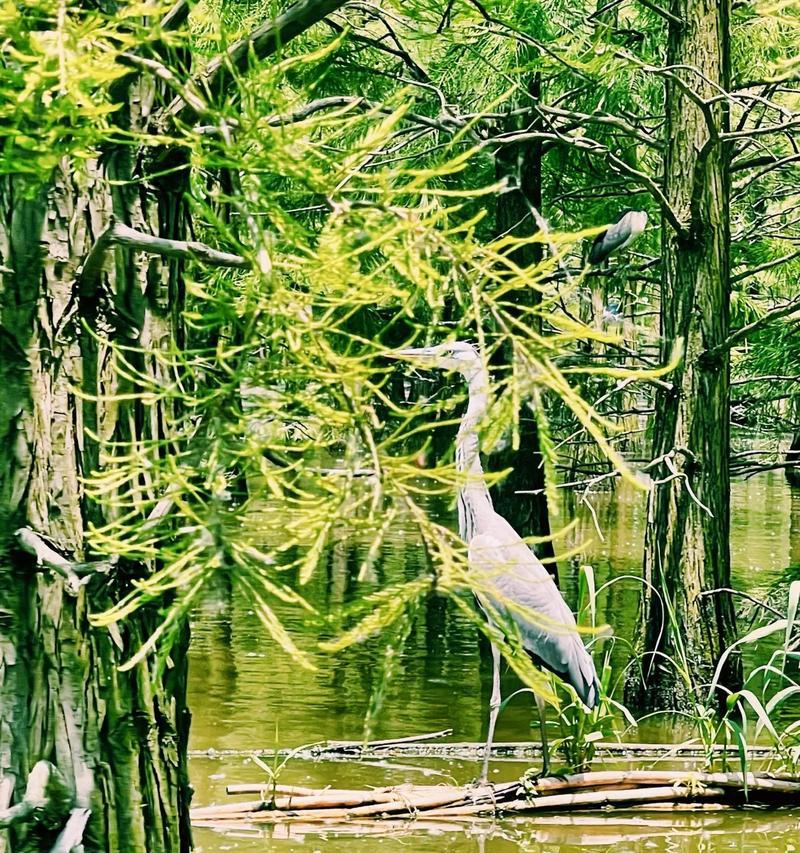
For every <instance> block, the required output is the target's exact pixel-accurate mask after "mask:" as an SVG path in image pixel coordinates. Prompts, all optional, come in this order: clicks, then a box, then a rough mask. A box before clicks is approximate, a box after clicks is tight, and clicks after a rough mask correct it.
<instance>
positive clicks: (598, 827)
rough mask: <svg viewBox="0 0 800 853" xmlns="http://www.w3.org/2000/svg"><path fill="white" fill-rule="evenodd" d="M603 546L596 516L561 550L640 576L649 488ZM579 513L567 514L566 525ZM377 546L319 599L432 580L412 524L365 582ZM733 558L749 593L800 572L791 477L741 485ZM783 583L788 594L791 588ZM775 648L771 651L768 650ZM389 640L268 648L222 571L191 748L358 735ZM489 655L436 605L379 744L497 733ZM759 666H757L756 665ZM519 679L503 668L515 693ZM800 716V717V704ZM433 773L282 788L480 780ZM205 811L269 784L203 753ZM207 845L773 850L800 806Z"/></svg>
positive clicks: (394, 690) (290, 777)
mask: <svg viewBox="0 0 800 853" xmlns="http://www.w3.org/2000/svg"><path fill="white" fill-rule="evenodd" d="M593 505H594V509H595V512H596V515H597V519H598V523H599V526H600V529H601V530H602V533H603V539H602V540H600V539H599V537H598V535H597V533H596V529H595V524H594V521H593V520H592V518H591V516H590V514H589V513H588V512H586V511H585V510H583V509H582V510H581V511H579V512H578V518H579V524H578V526H577V528H576V529H575V531H574V532H573V533H572V534H571V536H570V537H569V538H568V539H567V540H565V541H564V542H563V543H562V544H560V545H559V547H560V548H561V549H562V550H564V551H566V550H568V549H572V548H573V547H575V546H576V545H578V544H579V543H583V553H582V555H581V558H580V561H581V562H589V563H591V564H592V565H593V566H594V568H595V571H596V574H597V580H598V584H601V583H603V582H604V581H606V580H608V579H610V578H613V577H618V576H620V575H627V574H629V575H633V576H637V575H639V574H640V573H641V549H642V540H643V537H644V525H645V519H644V512H643V502H642V497H641V495H640V494H638V493H635V492H631V491H627V490H625V489H619V490H618V491H616V492H609V493H604V494H600V495H596V496H595V497H594V499H593ZM436 511H437V512H438V514H439V516H440V519H441V520H442V521H443V522H445V523H452V513H451V508H450V507H449V506H448V505H447V503H446V502H444V503H442V504H441V505H440V506H438V507H437V508H436ZM574 512H575V511H574V510H573V509H572V508H571V507H569V506H566V507H565V512H564V513H563V514H562V518H571V517H572V516H573V514H574ZM367 550H368V543H366V544H365V543H353V544H350V543H348V544H347V545H345V544H342V543H340V544H338V545H336V546H334V548H332V549H331V550H330V551H329V553H328V554H327V555H326V557H325V559H324V560H323V561H322V565H321V567H320V569H319V570H318V571H317V573H316V575H315V576H314V578H313V579H312V580H311V582H310V583H309V584H308V585H307V586H306V587H304V588H303V591H304V594H305V595H306V596H307V598H308V599H309V600H310V602H311V603H312V604H313V605H314V606H315V607H316V608H318V609H319V610H320V611H323V612H324V611H326V610H330V609H334V608H336V607H339V606H341V605H342V604H346V603H347V602H349V601H352V600H354V599H355V598H357V597H358V596H360V595H361V594H363V591H364V590H370V589H374V588H375V587H376V586H378V585H384V584H386V583H387V582H389V581H392V580H394V581H399V580H403V579H411V578H414V577H416V576H417V575H419V574H420V573H422V572H424V571H425V567H426V557H425V554H424V552H423V550H422V549H421V547H420V546H419V544H418V541H417V539H416V537H415V535H414V533H413V530H412V529H411V528H410V527H404V526H403V525H402V524H398V525H397V526H396V529H394V530H393V531H392V534H391V535H390V536H389V537H388V538H387V541H386V543H385V547H384V549H383V552H382V555H381V559H380V561H379V563H378V565H377V566H376V567H375V576H374V577H373V578H372V583H370V582H369V581H367V582H366V583H364V584H359V583H358V581H357V575H358V571H359V567H360V566H361V563H362V561H363V559H364V557H365V556H366V551H367ZM731 552H732V562H733V575H734V583H735V585H736V586H737V588H739V589H743V590H751V591H754V592H756V593H758V594H759V595H760V594H762V593H765V592H766V591H767V590H769V589H770V588H771V587H773V586H774V585H775V584H776V582H777V581H778V580H779V579H780V578H781V575H782V573H783V572H784V571H785V570H786V568H787V566H789V565H791V564H800V495H799V494H798V493H797V492H795V493H794V494H792V492H791V491H790V490H789V488H788V487H787V486H786V483H785V481H784V480H783V478H782V476H781V475H780V474H778V473H774V474H768V475H762V476H759V477H755V478H753V479H751V480H749V481H746V482H736V483H735V484H734V487H733V503H732V535H731ZM578 562H579V561H577V560H573V561H571V563H570V565H566V564H565V563H564V562H563V561H562V563H561V565H560V568H561V574H562V587H563V588H564V590H565V593H566V595H567V596H568V597H569V596H570V595H571V594H572V592H573V590H574V582H575V571H576V568H575V567H576V566H577V564H578ZM637 588H638V587H637V584H636V583H635V582H634V581H625V582H620V583H616V584H614V585H612V586H611V587H610V588H609V590H608V591H607V593H605V595H604V600H601V601H600V602H599V612H600V617H601V618H602V619H605V620H606V621H607V622H608V623H609V624H611V625H613V626H614V628H615V630H616V631H617V632H618V633H620V634H622V635H627V634H629V633H630V632H631V631H632V628H633V620H634V618H635V613H636V602H637ZM778 589H779V590H780V587H778ZM279 615H280V616H281V617H282V618H283V619H284V621H285V624H286V625H287V627H288V628H289V629H290V630H291V631H292V633H293V634H294V635H295V636H296V637H299V638H301V642H304V643H305V645H306V646H308V647H309V648H310V647H311V646H312V645H313V644H314V643H315V642H316V640H317V639H318V637H319V627H318V626H317V625H316V624H312V623H309V622H307V621H306V620H305V619H304V617H303V616H302V615H301V613H300V612H299V611H298V610H297V609H285V610H283V611H281V612H280V614H279ZM770 650H771V647H770V646H768V645H766V644H765V645H764V647H763V648H760V649H759V651H758V654H759V655H762V654H763V655H768V653H769V651H770ZM378 653H379V649H378V648H377V647H376V645H375V644H374V643H365V644H363V645H361V646H357V647H355V648H354V649H352V650H349V651H348V652H347V653H345V654H343V655H341V656H339V657H337V658H336V659H327V658H326V659H324V660H323V661H322V662H321V665H320V667H319V669H318V670H317V671H314V672H309V671H307V670H304V669H301V668H300V667H298V666H297V665H296V664H295V663H294V662H293V661H292V660H291V659H290V658H289V657H288V656H287V655H286V654H284V653H283V652H281V651H280V650H278V649H276V647H275V646H274V644H272V643H271V642H270V641H268V640H267V638H266V637H265V634H264V630H263V628H262V627H261V625H260V623H259V622H258V620H257V618H256V617H255V615H254V614H253V613H252V611H251V610H250V608H249V605H248V603H247V602H246V601H245V600H244V598H243V597H242V596H241V595H240V594H239V592H238V590H236V589H235V588H234V587H232V585H231V584H230V582H229V580H227V579H225V578H223V577H220V578H218V580H217V587H216V589H213V590H210V591H209V594H208V596H207V598H206V601H205V603H204V605H203V606H202V607H201V608H200V609H199V610H198V612H197V613H196V619H195V624H194V628H193V641H192V648H191V652H190V659H191V667H190V707H191V709H192V713H193V723H192V736H191V747H192V749H194V750H207V749H209V748H212V749H215V750H217V751H221V750H249V749H253V748H271V747H273V746H274V745H276V744H280V745H281V746H283V747H287V746H299V745H301V744H308V743H313V742H316V741H320V740H325V739H335V740H337V739H343V740H344V739H347V740H349V739H353V740H355V739H359V738H361V737H362V736H363V728H362V726H363V719H364V714H365V711H366V709H367V707H368V703H369V697H370V694H371V692H372V688H373V679H374V678H375V671H376V666H375V659H376V656H377V654H378ZM487 653H488V650H487V649H486V648H485V647H484V644H483V642H482V641H481V640H480V638H479V637H478V635H477V633H476V630H475V628H474V626H473V625H472V624H470V623H469V621H468V620H466V619H465V618H464V617H463V615H461V614H460V613H459V612H458V611H457V610H456V608H454V607H453V605H452V604H451V603H449V602H448V601H446V600H445V599H443V598H437V597H431V598H429V599H428V600H427V601H426V602H425V603H424V605H423V607H422V609H421V612H420V614H419V616H418V618H417V619H416V621H415V623H414V627H413V630H412V633H411V636H410V638H409V641H408V643H407V645H406V648H405V650H404V653H403V656H402V660H401V667H400V668H399V671H398V672H397V674H396V676H395V678H394V679H393V680H392V682H391V683H390V685H389V688H388V693H387V695H386V698H385V702H384V706H383V710H382V712H381V714H380V716H379V718H378V720H377V722H376V724H375V727H374V730H373V732H372V733H371V737H374V738H382V737H402V736H404V735H410V734H417V733H420V732H426V731H436V730H440V729H444V728H453V730H454V734H453V738H454V739H455V740H459V741H461V740H463V741H478V740H480V739H481V738H482V737H483V736H484V735H485V731H484V728H485V714H486V708H487V706H488V699H489V692H490V680H491V666H490V661H489V660H488V659H487ZM751 663H752V661H751ZM515 686H517V684H516V682H515V681H514V678H513V676H510V675H508V674H506V675H504V694H505V693H507V692H508V691H512V690H513V689H514V687H515ZM795 710H796V711H797V716H800V708H797V707H795V708H794V709H793V711H795ZM530 721H531V707H530V697H529V696H527V695H522V696H519V697H517V698H516V699H514V700H513V701H512V702H511V703H510V705H509V706H508V707H507V708H506V709H505V710H504V712H503V714H502V716H501V719H500V722H499V724H498V730H497V739H498V740H501V741H502V740H509V741H511V740H525V739H529V738H531V737H532V736H533V737H535V739H538V732H533V735H532V733H531V729H530ZM647 734H648V739H650V738H658V737H659V735H660V737H661V738H662V739H664V740H666V739H669V738H670V736H671V734H672V733H671V732H668V731H666V730H664V729H662V730H660V731H659V730H655V731H652V730H651V731H649V732H648V733H647ZM425 768H427V770H428V771H431V774H430V775H425V771H424V770H423V769H421V768H420V767H419V766H413V762H406V763H405V764H404V765H402V766H400V767H398V766H397V765H396V763H395V764H394V765H388V766H387V765H385V764H384V765H380V766H374V765H366V766H365V765H361V764H352V763H349V762H348V763H345V762H336V763H332V762H314V763H307V762H301V761H290V762H289V763H288V764H287V766H286V768H285V769H284V770H283V771H282V773H281V777H280V780H281V782H282V783H288V784H302V785H307V786H310V787H323V786H325V785H334V784H335V785H336V786H337V787H342V786H350V785H353V786H360V787H366V786H369V785H382V784H392V783H396V782H400V781H409V780H410V781H417V782H426V783H428V784H430V783H435V781H436V780H437V779H441V780H442V781H452V779H456V780H457V781H459V782H466V781H468V780H469V779H471V778H474V776H475V775H476V772H477V767H476V766H474V765H472V766H471V765H469V763H466V764H465V763H463V762H443V761H427V762H425ZM523 769H524V767H523V766H521V765H513V764H511V763H508V762H505V763H498V764H497V765H495V770H496V772H495V773H494V774H493V777H492V778H493V780H498V781H499V780H501V779H513V778H515V777H516V776H518V775H520V773H521V772H522V770H523ZM191 772H192V782H193V785H194V787H195V789H196V794H195V802H196V803H197V804H208V803H211V802H221V801H224V800H225V793H224V786H225V784H228V783H231V782H246V781H263V779H264V774H263V772H262V771H260V770H259V769H258V768H256V767H255V766H254V765H253V764H252V763H251V762H249V761H248V760H247V759H246V758H243V757H241V756H223V757H218V758H215V759H213V760H212V759H208V758H194V759H193V760H192V771H191ZM195 841H196V844H197V845H198V849H200V850H203V851H206V853H209V851H223V850H235V851H243V853H249V851H256V850H258V851H264V850H276V851H278V850H280V851H285V853H292V851H295V850H301V849H302V850H303V851H314V850H319V851H321V853H335V851H340V850H341V851H345V850H346V851H347V853H367V851H371V850H382V851H387V853H389V851H395V850H396V851H401V850H402V851H437V852H440V853H445V851H458V853H462V851H463V853H468V851H480V853H505V851H549V850H561V851H569V850H591V849H596V850H607V849H614V850H616V851H620V853H621V851H659V850H664V851H667V850H669V851H703V853H706V851H723V850H740V851H758V850H772V851H775V850H789V851H790V850H795V849H800V812H798V811H794V810H784V811H776V812H769V813H765V812H755V811H713V812H707V813H703V814H690V813H686V812H679V811H673V812H650V813H647V815H645V814H644V813H641V812H634V811H631V812H627V813H624V814H623V813H619V812H617V813H614V814H611V815H607V814H591V815H590V814H583V815H572V816H557V817H548V818H541V817H537V818H536V819H533V818H526V819H519V820H514V821H500V822H474V823H470V824H464V825H460V826H455V827H453V826H451V825H447V824H442V825H438V824H437V825H435V826H428V825H425V824H421V823H416V824H415V823H410V824H405V823H404V824H399V825H384V824H380V825H377V826H372V825H370V826H369V827H356V826H352V825H349V826H347V827H342V828H331V827H326V828H325V829H324V831H320V830H319V828H310V827H307V826H305V827H303V826H293V827H287V826H276V827H272V828H269V829H261V830H253V831H251V832H243V833H235V834H225V835H221V834H218V833H215V832H213V831H210V830H197V831H196V833H195Z"/></svg>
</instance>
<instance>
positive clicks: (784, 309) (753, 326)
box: [706, 296, 800, 358]
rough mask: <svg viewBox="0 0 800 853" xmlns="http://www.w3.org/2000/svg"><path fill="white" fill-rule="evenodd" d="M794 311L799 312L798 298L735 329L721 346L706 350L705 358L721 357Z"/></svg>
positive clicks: (799, 300) (799, 299)
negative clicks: (774, 321) (769, 324)
mask: <svg viewBox="0 0 800 853" xmlns="http://www.w3.org/2000/svg"><path fill="white" fill-rule="evenodd" d="M796 311H800V296H797V297H796V298H794V299H792V301H791V302H787V303H786V304H784V305H779V306H778V307H777V308H773V309H772V310H771V311H767V313H766V314H764V316H763V317H759V318H758V319H757V320H754V321H753V322H752V323H748V325H746V326H742V328H741V329H737V330H736V331H735V332H733V334H731V335H728V337H727V338H726V339H725V340H724V341H723V342H722V343H721V344H718V345H717V346H715V347H713V348H712V349H710V350H706V357H707V358H715V357H716V356H718V355H721V354H722V353H723V352H725V350H729V349H731V347H734V346H736V344H738V343H739V341H743V340H744V339H745V338H747V337H749V336H750V335H752V334H753V332H756V331H758V330H759V329H761V328H763V327H764V326H766V325H767V324H768V323H771V322H772V321H773V320H779V319H780V318H781V317H787V316H788V315H789V314H794V313H795V312H796Z"/></svg>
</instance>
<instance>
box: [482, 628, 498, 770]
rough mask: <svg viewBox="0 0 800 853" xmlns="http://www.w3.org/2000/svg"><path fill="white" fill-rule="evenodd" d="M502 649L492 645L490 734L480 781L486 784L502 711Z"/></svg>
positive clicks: (484, 753)
mask: <svg viewBox="0 0 800 853" xmlns="http://www.w3.org/2000/svg"><path fill="white" fill-rule="evenodd" d="M500 701H501V696H500V649H498V648H497V646H496V645H495V644H494V643H492V698H491V699H490V700H489V734H488V735H487V737H486V748H485V749H484V752H483V768H482V770H481V776H480V779H479V780H478V781H479V782H480V783H481V784H484V783H485V782H486V781H487V779H488V778H489V753H490V752H491V751H492V741H493V740H494V727H495V723H496V722H497V713H498V711H499V710H500Z"/></svg>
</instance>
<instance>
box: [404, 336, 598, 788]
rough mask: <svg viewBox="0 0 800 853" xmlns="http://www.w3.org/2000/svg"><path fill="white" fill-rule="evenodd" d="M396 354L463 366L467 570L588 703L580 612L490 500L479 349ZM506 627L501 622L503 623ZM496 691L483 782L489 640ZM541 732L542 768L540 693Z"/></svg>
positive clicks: (592, 678)
mask: <svg viewBox="0 0 800 853" xmlns="http://www.w3.org/2000/svg"><path fill="white" fill-rule="evenodd" d="M394 355H395V356H396V357H398V358H402V359H405V360H407V361H409V362H411V363H413V364H415V365H418V366H419V367H431V368H439V369H441V370H449V371H454V372H458V373H460V374H461V375H462V376H463V377H464V379H465V380H466V382H467V387H468V391H469V398H468V404H467V411H466V413H465V415H464V417H463V419H462V421H461V425H460V427H459V430H458V436H457V438H456V470H457V472H458V474H459V476H460V477H461V478H462V480H461V484H460V488H459V492H458V529H459V534H460V535H461V537H462V539H463V540H464V542H465V543H466V544H467V546H468V549H469V551H468V561H469V568H470V572H472V573H476V574H479V575H480V583H478V584H476V586H477V587H478V590H477V591H476V597H477V599H478V603H479V604H480V605H481V607H482V608H483V610H484V611H485V612H487V613H492V612H494V613H497V614H499V615H501V616H502V617H503V619H504V620H507V622H508V623H509V624H513V625H514V626H515V627H516V629H517V631H518V633H519V637H520V639H521V641H522V645H523V648H524V649H525V651H526V652H527V653H528V654H529V655H530V657H531V658H532V660H533V662H534V663H536V664H538V665H539V666H541V667H544V668H545V669H548V670H550V672H553V673H555V674H556V675H557V676H558V677H559V678H561V679H562V680H563V681H565V682H566V683H567V684H570V685H571V686H572V687H573V688H574V689H575V692H576V693H577V694H578V697H579V698H580V700H581V702H583V704H584V705H585V706H586V707H587V708H589V709H590V710H591V709H592V708H594V707H595V706H596V705H597V704H598V702H599V700H600V686H599V683H598V679H597V673H596V671H595V668H594V662H593V661H592V658H591V655H590V654H589V653H588V651H587V650H586V647H585V646H584V645H583V642H582V641H581V638H580V635H579V634H578V629H577V625H576V623H575V617H574V616H573V615H572V611H571V610H570V609H569V607H568V606H567V603H566V602H565V601H564V599H563V598H562V597H561V593H560V592H559V591H558V587H557V586H556V585H555V583H554V582H553V579H552V577H551V576H550V574H549V573H548V571H547V569H546V568H545V567H544V566H543V565H542V563H541V561H540V560H539V558H538V557H537V556H536V555H535V554H534V553H533V551H531V549H530V548H529V547H528V546H527V545H526V544H525V543H524V542H523V541H522V538H521V537H520V536H519V534H518V533H517V532H516V531H515V530H514V528H513V527H512V526H511V525H510V524H509V523H508V522H507V521H506V520H505V518H503V517H502V516H501V515H499V514H498V513H497V512H496V511H495V510H494V507H493V506H492V499H491V496H490V495H489V489H488V488H487V486H486V480H485V478H484V475H483V468H482V467H481V460H480V452H479V446H478V431H477V430H478V425H479V424H480V422H481V421H482V419H483V418H484V416H485V414H486V409H487V406H488V400H489V374H488V371H487V369H486V366H485V365H484V363H483V361H482V360H481V357H480V355H479V354H478V351H477V350H476V349H475V347H474V346H472V344H469V343H465V342H462V341H456V342H454V343H445V344H439V345H438V346H431V347H422V348H416V349H404V350H397V351H395V353H394ZM498 627H502V626H498ZM492 662H493V668H492V696H491V700H490V705H489V730H488V737H487V741H486V748H485V751H484V761H483V768H482V772H481V779H480V780H481V782H485V781H486V779H487V775H488V770H489V754H490V752H491V746H492V740H493V738H494V729H495V724H496V722H497V714H498V711H499V710H500V703H501V695H500V650H499V649H498V648H497V646H496V645H495V644H494V643H492ZM534 695H535V697H536V705H537V708H538V710H539V720H540V723H541V733H542V757H543V768H542V773H543V774H547V773H548V772H549V767H550V755H549V749H548V744H547V734H546V731H545V719H544V700H543V699H542V698H541V697H540V696H539V695H538V694H536V693H535V691H534Z"/></svg>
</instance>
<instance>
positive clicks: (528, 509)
mask: <svg viewBox="0 0 800 853" xmlns="http://www.w3.org/2000/svg"><path fill="white" fill-rule="evenodd" d="M540 90H541V82H540V75H539V74H536V75H534V76H533V78H532V80H531V85H530V90H529V95H530V97H531V98H532V99H533V100H534V102H538V100H539V98H540V96H541V92H540ZM532 115H533V114H531V115H529V116H528V117H527V121H525V122H524V123H525V124H530V122H531V120H532ZM519 122H520V119H519V118H516V119H514V120H513V121H509V122H508V124H509V126H507V127H504V128H503V130H504V132H507V131H513V130H519V126H517V125H518V123H519ZM533 123H534V125H535V124H536V120H535V119H533ZM512 125H513V126H512ZM496 171H497V177H498V178H506V177H510V178H513V179H514V180H515V181H516V182H517V184H518V186H519V189H518V190H515V191H513V192H506V193H503V194H502V195H501V196H500V197H499V198H498V200H497V223H496V231H497V233H498V235H500V234H513V235H515V236H519V237H524V236H527V235H532V234H535V233H536V232H537V231H538V230H539V229H538V226H537V224H536V222H535V220H534V218H533V216H532V215H531V205H532V206H533V207H535V208H536V210H538V211H541V209H542V143H541V142H540V141H536V142H533V143H525V144H523V145H510V146H505V147H501V148H500V151H499V153H498V154H497V159H496ZM542 248H543V244H542V243H527V244H525V245H522V246H520V247H519V248H517V249H516V250H515V251H514V252H513V253H512V254H511V257H512V259H513V260H514V262H515V263H516V264H517V265H518V266H519V267H520V268H522V269H524V268H526V267H531V266H535V265H536V264H538V263H540V262H541V261H542V258H543V252H542ZM508 299H509V301H512V302H514V303H515V304H517V305H520V306H524V307H525V308H531V307H535V306H536V305H538V304H539V302H540V301H541V294H540V292H539V291H538V290H536V288H533V287H527V288H524V289H520V290H516V291H513V292H512V293H510V294H509V295H508ZM526 322H530V317H529V315H526ZM535 322H536V328H535V330H534V331H536V332H538V333H539V334H541V330H542V324H541V319H540V318H537V320H536V321H535ZM512 358H513V353H511V352H505V353H504V361H505V363H506V364H509V363H510V362H511V359H512ZM487 461H488V462H489V466H490V468H491V469H492V470H495V471H503V470H506V469H510V473H509V474H508V476H506V477H505V479H504V480H503V481H502V482H501V483H498V484H497V485H496V486H494V487H492V490H491V491H492V500H493V501H494V504H495V508H496V509H497V511H498V512H499V513H500V515H502V516H504V517H505V518H506V519H508V521H509V522H510V524H511V525H512V526H513V527H514V529H515V530H516V531H517V532H518V533H519V534H520V535H521V536H549V535H550V513H549V508H548V505H547V494H546V493H545V491H544V488H545V470H544V460H543V458H542V453H541V446H540V441H539V430H538V426H537V422H536V417H535V414H534V413H533V412H532V411H531V409H530V407H529V405H528V404H525V403H524V404H523V405H522V408H521V411H520V412H519V447H516V448H515V447H513V446H512V445H511V444H510V443H509V445H508V446H507V447H506V448H505V449H503V450H500V451H497V452H496V453H494V454H492V456H491V458H490V459H489V460H487ZM520 491H522V492H525V494H519V492H520ZM532 491H535V492H536V494H530V492H532ZM535 551H536V553H537V555H538V556H539V557H540V558H542V559H549V560H553V559H554V557H555V552H554V550H553V543H552V542H551V541H550V540H547V541H545V542H541V543H538V544H537V545H536V546H535ZM547 568H548V571H549V572H550V574H551V575H552V576H553V578H554V579H555V581H556V583H558V567H557V566H556V564H555V562H548V563H547Z"/></svg>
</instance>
